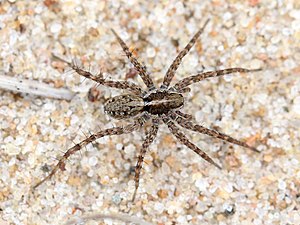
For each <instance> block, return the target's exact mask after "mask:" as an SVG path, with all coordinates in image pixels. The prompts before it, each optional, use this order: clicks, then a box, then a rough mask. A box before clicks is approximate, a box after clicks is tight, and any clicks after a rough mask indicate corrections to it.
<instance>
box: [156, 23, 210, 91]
mask: <svg viewBox="0 0 300 225" xmlns="http://www.w3.org/2000/svg"><path fill="white" fill-rule="evenodd" d="M208 22H209V19H208V20H206V21H205V23H204V25H203V26H202V27H201V28H200V30H199V31H198V32H197V33H196V34H195V35H194V36H193V38H192V39H191V40H190V41H189V43H188V44H187V45H186V46H185V48H184V49H183V50H182V51H181V52H180V53H179V54H178V55H177V56H176V58H175V59H174V61H173V62H172V64H171V66H170V67H169V69H168V71H167V73H166V75H165V77H164V81H163V84H162V85H161V87H160V88H163V89H166V88H168V87H169V85H170V83H171V81H172V79H173V77H174V75H175V72H176V70H177V69H178V67H179V65H180V63H181V61H182V59H183V57H184V56H185V55H186V54H187V53H188V52H189V51H190V50H191V48H192V47H193V45H194V44H195V42H196V41H197V39H198V38H199V36H200V35H201V33H202V32H203V30H204V29H205V27H206V25H207V24H208Z"/></svg>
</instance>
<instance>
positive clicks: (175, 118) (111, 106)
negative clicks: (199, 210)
mask: <svg viewBox="0 0 300 225" xmlns="http://www.w3.org/2000/svg"><path fill="white" fill-rule="evenodd" d="M207 23H208V20H207V21H206V22H205V24H204V26H203V27H202V28H201V29H200V30H199V31H198V32H197V33H196V34H195V35H194V37H193V38H192V39H191V40H190V42H189V43H188V44H187V45H186V47H185V48H184V49H183V50H182V51H181V52H180V53H179V54H178V56H177V57H176V58H175V60H174V61H173V63H172V65H171V66H170V67H169V69H168V71H167V73H166V75H165V77H164V81H163V84H162V85H161V88H159V89H157V88H156V87H155V86H154V84H153V81H152V79H151V78H150V76H149V74H148V73H147V71H146V69H145V67H143V66H142V64H141V63H139V62H138V60H137V59H136V58H135V57H133V55H132V53H131V52H130V51H129V49H128V47H127V46H126V44H125V43H124V41H123V40H122V39H121V38H120V37H119V36H118V35H117V33H116V32H115V31H113V33H114V35H115V36H116V38H117V39H118V42H119V43H120V45H121V46H122V49H123V51H124V52H125V54H126V56H127V57H128V58H129V60H130V62H131V63H132V64H133V66H134V67H135V69H136V70H137V71H138V72H139V74H140V76H141V77H142V79H143V81H144V83H145V84H146V86H147V87H148V90H147V91H144V90H143V89H142V88H141V87H140V86H138V85H136V84H132V83H129V82H127V81H107V80H106V79H104V78H103V75H102V73H99V74H98V76H95V75H92V74H91V73H90V72H89V71H86V70H84V69H82V68H79V67H78V66H77V65H75V63H70V62H67V61H65V60H63V59H60V58H58V57H56V58H58V59H59V60H61V61H63V62H65V63H66V64H68V65H69V66H70V67H71V68H72V69H73V70H74V71H75V72H77V73H78V74H79V75H81V76H84V77H86V78H88V79H91V80H94V81H96V82H97V83H98V84H100V85H104V86H107V87H112V88H118V89H121V90H127V91H129V92H130V93H127V94H122V95H119V96H115V97H113V98H110V99H109V100H108V101H107V102H106V103H105V104H104V110H105V112H106V113H107V114H108V115H109V116H111V117H113V118H115V119H128V118H132V119H133V120H134V121H135V122H134V123H133V124H130V125H126V126H124V127H115V128H110V129H106V130H102V131H99V132H97V133H96V134H93V135H90V136H89V137H87V138H86V139H85V140H83V141H82V142H80V143H79V144H76V145H75V146H74V147H72V148H70V149H69V150H68V151H67V152H66V153H65V154H64V155H63V156H62V158H61V159H60V160H59V162H58V163H57V164H56V166H55V167H54V169H53V170H52V171H51V172H50V174H49V175H48V176H47V177H45V178H44V179H42V180H41V181H39V182H38V183H37V184H36V185H35V186H34V187H33V188H36V187H38V186H39V185H41V184H42V183H43V182H45V181H46V180H48V179H50V178H51V177H52V176H53V175H54V174H55V173H56V172H57V171H58V170H59V169H61V170H63V169H64V167H65V163H66V160H67V159H68V158H69V157H70V156H71V155H73V154H74V153H76V152H77V151H79V150H80V149H82V148H83V147H84V146H86V145H87V144H89V143H92V142H93V141H95V140H96V139H98V138H101V137H104V136H111V135H121V134H125V133H131V132H132V131H134V130H137V129H138V128H139V127H141V126H143V125H144V123H145V121H147V120H150V122H151V129H150V130H149V131H147V132H146V138H145V140H144V142H143V145H142V148H141V150H140V153H139V157H138V162H137V164H136V168H135V178H134V180H135V190H134V194H133V198H132V200H133V201H134V200H135V197H136V194H137V190H138V187H139V179H140V173H141V168H142V164H143V161H144V157H145V154H146V153H147V150H148V149H149V146H150V145H151V143H152V142H153V141H154V139H155V137H156V135H157V131H158V127H159V122H161V120H162V121H163V122H164V123H165V124H166V125H167V126H168V128H169V130H170V131H171V133H172V134H173V135H174V136H175V137H176V139H178V140H179V141H180V142H181V143H182V144H184V145H185V146H187V147H188V148H190V149H191V150H193V151H194V152H195V153H197V154H198V155H199V156H200V157H202V158H203V159H204V160H206V161H207V162H209V163H211V164H212V165H214V166H216V167H217V168H219V169H221V166H219V165H218V164H217V163H215V162H214V161H213V160H212V159H211V158H210V157H209V156H208V155H207V154H206V153H205V152H204V151H202V150H201V149H200V148H199V147H197V146H196V145H195V144H193V143H192V142H191V141H190V140H189V139H188V138H187V137H186V136H185V134H184V133H183V132H181V131H180V130H179V127H178V126H177V125H176V124H175V122H176V123H177V124H178V125H179V126H181V127H183V128H185V129H188V130H191V131H195V132H198V133H203V134H206V135H209V136H211V137H215V138H219V139H221V140H224V141H227V142H230V143H233V144H236V145H240V146H243V147H246V148H249V149H251V150H253V151H257V149H256V148H253V147H251V146H249V145H247V144H246V143H243V142H241V141H238V140H236V139H234V138H232V137H230V136H228V135H226V134H222V133H220V132H217V131H214V130H211V129H208V128H205V127H203V126H200V125H197V124H194V123H193V122H192V116H191V115H188V114H185V113H182V112H180V111H179V109H180V108H181V107H182V106H184V103H185V98H184V96H183V93H185V92H188V91H189V88H188V87H187V86H189V85H190V84H193V83H196V82H199V81H201V80H203V79H205V78H208V77H215V76H220V75H225V74H229V73H234V72H244V73H248V72H256V71H259V70H260V69H257V70H248V69H243V68H231V69H225V70H219V71H212V72H205V73H200V74H197V75H194V76H190V77H187V78H184V79H183V80H181V81H179V82H178V83H177V84H175V86H173V87H170V88H168V87H169V85H170V83H171V81H172V78H173V77H174V74H175V72H176V70H177V68H178V66H179V65H180V63H181V61H182V59H183V57H184V56H185V55H186V54H187V53H188V52H189V51H190V49H191V48H192V46H193V45H194V44H195V42H196V40H197V38H198V37H199V36H200V34H201V33H202V31H203V30H204V28H205V26H206V25H207Z"/></svg>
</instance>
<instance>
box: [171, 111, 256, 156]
mask: <svg viewBox="0 0 300 225" xmlns="http://www.w3.org/2000/svg"><path fill="white" fill-rule="evenodd" d="M176 113H178V111H177V112H176ZM176 113H173V112H170V117H171V118H172V119H173V120H175V121H176V122H177V123H178V124H179V125H180V126H181V127H183V128H185V129H188V130H192V131H195V132H198V133H201V134H206V135H208V136H211V137H214V138H218V139H221V140H223V141H227V142H230V143H232V144H236V145H239V146H242V147H245V148H248V149H251V150H252V151H255V152H260V151H258V150H257V149H256V148H254V147H251V146H249V145H248V144H247V143H245V142H242V141H239V140H237V139H234V138H232V137H230V136H228V135H227V134H223V133H221V132H218V131H216V130H212V129H208V128H206V127H203V126H201V125H198V124H194V123H192V122H191V121H189V120H187V119H186V118H183V117H181V116H177V115H176Z"/></svg>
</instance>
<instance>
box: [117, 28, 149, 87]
mask: <svg viewBox="0 0 300 225" xmlns="http://www.w3.org/2000/svg"><path fill="white" fill-rule="evenodd" d="M112 32H113V33H114V35H115V36H116V38H117V40H118V42H119V44H120V45H121V47H122V49H123V51H124V52H125V54H126V56H127V58H128V59H129V60H130V62H131V63H132V65H133V66H134V68H135V69H136V70H137V71H138V72H139V74H140V76H141V78H142V79H143V81H144V83H145V84H146V86H147V87H148V88H149V89H151V90H152V89H154V88H155V86H154V83H153V81H152V79H151V78H150V75H149V73H148V72H147V71H146V69H145V67H144V66H142V64H141V63H140V62H139V61H138V60H137V59H136V58H135V57H134V56H133V54H132V52H131V51H130V50H129V48H128V47H127V45H126V44H125V42H124V41H123V40H122V39H121V37H120V36H119V35H118V34H117V33H116V31H114V30H113V29H112Z"/></svg>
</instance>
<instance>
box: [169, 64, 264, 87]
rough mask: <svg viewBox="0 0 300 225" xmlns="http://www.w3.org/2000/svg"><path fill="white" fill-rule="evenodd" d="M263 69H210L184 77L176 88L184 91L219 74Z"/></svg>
mask: <svg viewBox="0 0 300 225" xmlns="http://www.w3.org/2000/svg"><path fill="white" fill-rule="evenodd" d="M258 71H261V69H253V70H250V69H244V68H228V69H225V70H217V71H209V72H204V73H199V74H196V75H192V76H189V77H186V78H183V79H182V80H180V81H178V82H177V83H176V84H175V85H174V88H175V90H178V91H179V92H182V90H184V89H185V88H186V87H187V86H189V85H191V84H194V83H197V82H199V81H202V80H204V79H206V78H210V77H217V76H223V75H227V74H231V73H237V72H238V73H251V72H258Z"/></svg>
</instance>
